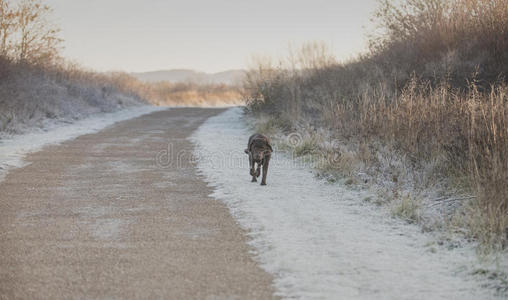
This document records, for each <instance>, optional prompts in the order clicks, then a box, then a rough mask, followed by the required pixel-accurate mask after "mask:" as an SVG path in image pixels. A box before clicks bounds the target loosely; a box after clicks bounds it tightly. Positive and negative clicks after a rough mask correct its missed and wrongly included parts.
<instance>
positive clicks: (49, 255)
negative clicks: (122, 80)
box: [0, 108, 274, 299]
mask: <svg viewBox="0 0 508 300" xmlns="http://www.w3.org/2000/svg"><path fill="white" fill-rule="evenodd" d="M222 111H223V110H222V109H201V108H175V109H171V110H168V111H159V112H155V113H152V114H149V115H145V116H142V117H139V118H136V119H132V120H128V121H123V122H120V123H117V124H115V125H113V126H110V127H108V128H106V129H104V130H102V131H100V132H98V133H95V134H89V135H83V136H80V137H78V138H76V139H74V140H71V141H67V142H65V143H63V144H61V145H57V146H49V147H45V148H44V149H43V150H42V151H40V152H36V153H33V154H30V155H28V156H27V158H26V161H27V162H28V163H29V165H27V166H25V167H23V168H19V169H15V170H12V171H11V172H10V173H9V174H8V176H7V177H6V178H5V180H4V181H3V182H0V298H7V299H12V298H24V299H77V298H79V299H83V298H100V299H104V298H110V299H120V298H121V299H126V298H127V299H138V298H144V299H149V298H151V299H160V298H164V299H253V298H258V299H267V298H272V297H273V296H272V295H273V292H274V291H273V288H272V280H273V279H272V277H271V276H270V275H269V274H267V273H266V272H265V271H263V270H262V269H261V268H260V267H259V266H258V264H257V263H256V262H255V261H253V260H252V258H251V254H250V253H249V251H250V250H251V249H250V248H249V247H248V246H247V241H246V238H245V232H243V231H242V229H240V227H239V226H238V224H237V223H236V222H235V220H234V219H233V218H232V217H231V216H230V214H229V212H228V209H227V208H226V207H225V206H224V205H223V204H222V203H221V202H219V201H216V200H214V199H212V198H210V197H209V196H208V195H209V194H210V193H211V192H212V189H211V188H210V187H208V186H207V184H206V183H205V182H204V181H203V180H202V178H201V177H200V176H199V175H198V174H197V172H196V168H195V164H194V163H193V162H192V160H191V159H190V155H191V153H192V150H193V145H192V144H191V143H190V142H189V141H188V140H187V137H188V136H189V135H191V134H192V132H193V131H194V130H195V129H196V128H197V127H198V126H199V125H200V124H201V123H202V122H204V121H205V120H206V119H207V118H209V117H211V116H214V115H216V114H218V113H220V112H222Z"/></svg>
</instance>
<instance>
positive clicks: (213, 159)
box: [192, 108, 500, 299]
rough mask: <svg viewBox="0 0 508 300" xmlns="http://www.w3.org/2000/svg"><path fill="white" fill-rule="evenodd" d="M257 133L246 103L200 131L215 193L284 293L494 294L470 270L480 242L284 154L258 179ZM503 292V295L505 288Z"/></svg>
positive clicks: (200, 148) (204, 165)
mask: <svg viewBox="0 0 508 300" xmlns="http://www.w3.org/2000/svg"><path fill="white" fill-rule="evenodd" d="M250 134H251V132H249V130H248V129H247V127H246V125H245V124H244V122H243V120H242V116H241V109H239V108H233V109H229V110H228V111H226V112H224V113H222V114H220V115H218V116H216V117H213V118H210V119H209V120H208V121H207V122H205V123H204V124H203V125H202V126H201V127H200V128H199V129H198V130H197V131H196V132H195V134H194V135H193V137H192V140H193V141H194V142H195V143H196V145H197V147H196V153H195V154H196V155H197V156H198V157H199V158H200V159H199V161H198V167H199V169H200V172H201V173H202V174H203V175H204V177H205V179H206V180H207V181H208V182H209V184H210V185H211V186H213V187H214V188H215V192H214V193H213V194H212V196H213V197H215V198H216V199H218V200H220V201H223V202H224V203H226V205H227V206H228V207H229V209H230V211H231V213H232V214H233V216H234V217H235V218H236V219H237V220H238V222H239V223H240V224H241V226H242V227H243V228H244V229H246V231H247V232H248V234H249V236H250V237H251V240H250V243H251V246H252V247H253V249H254V250H255V255H256V257H257V259H258V260H259V262H260V263H261V265H262V267H263V268H264V269H265V270H266V271H268V272H269V273H271V274H273V276H274V278H275V282H274V284H275V287H276V289H277V291H278V294H279V295H280V296H282V297H283V298H305V299H309V298H312V299H338V298H339V299H494V298H495V296H494V291H493V290H491V289H487V288H483V287H482V282H480V281H479V280H478V277H474V276H472V275H470V274H471V272H472V271H471V270H473V269H474V268H475V266H474V264H476V263H475V262H476V261H477V258H476V255H475V253H474V251H473V250H472V248H470V247H462V248H456V249H452V250H449V249H446V248H445V247H441V246H436V245H434V243H433V241H434V239H433V236H432V235H430V234H423V233H421V231H420V230H419V228H418V227H417V226H413V225H408V224H406V223H403V222H402V221H398V220H396V219H393V218H391V217H390V216H389V213H388V212H387V211H386V209H384V208H379V207H376V206H373V205H371V204H365V203H364V202H362V201H361V200H362V199H364V198H365V197H368V196H369V194H368V193H367V192H364V191H355V190H351V189H347V188H345V187H343V186H341V185H339V184H327V183H325V182H324V181H320V180H318V179H316V178H315V177H314V175H313V174H312V173H311V171H310V169H309V168H307V167H306V166H304V165H299V164H298V163H296V162H295V161H293V160H290V159H289V158H287V157H285V156H284V155H283V154H280V153H277V152H276V153H275V154H274V158H273V160H272V163H271V165H270V171H269V174H268V180H267V183H268V185H267V186H260V185H259V182H258V183H257V184H256V183H251V182H250V176H249V172H248V162H247V156H246V155H245V154H244V153H243V149H244V148H245V147H246V143H247V139H248V136H249V135H250ZM499 297H500V296H499Z"/></svg>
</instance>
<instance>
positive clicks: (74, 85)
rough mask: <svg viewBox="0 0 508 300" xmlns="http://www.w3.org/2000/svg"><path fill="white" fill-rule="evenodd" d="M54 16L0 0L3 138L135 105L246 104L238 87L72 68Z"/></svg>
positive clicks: (27, 0)
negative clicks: (143, 79) (152, 80)
mask: <svg viewBox="0 0 508 300" xmlns="http://www.w3.org/2000/svg"><path fill="white" fill-rule="evenodd" d="M51 14H52V10H51V8H50V7H49V6H47V5H45V4H44V1H43V0H19V1H9V0H0V137H1V136H6V135H11V134H19V133H23V132H26V131H28V130H31V129H33V128H37V127H44V126H45V124H47V123H48V122H54V121H58V122H72V121H74V120H76V119H81V118H85V117H88V116H90V115H92V114H96V113H101V112H113V111H116V110H119V109H122V108H124V107H127V106H132V105H141V104H149V103H151V104H155V105H191V106H205V105H230V104H238V103H240V101H241V96H240V94H239V92H238V88H235V87H230V86H225V85H197V84H190V83H189V84H186V83H169V82H159V83H144V82H141V81H139V80H137V79H135V78H134V77H132V76H130V75H128V74H126V73H97V72H93V71H89V70H86V69H84V68H83V67H81V66H78V65H76V64H71V63H69V62H67V61H66V60H65V59H64V58H62V57H61V55H60V50H61V48H62V43H63V40H62V39H61V38H60V37H59V28H58V26H57V25H55V24H53V23H52V22H51Z"/></svg>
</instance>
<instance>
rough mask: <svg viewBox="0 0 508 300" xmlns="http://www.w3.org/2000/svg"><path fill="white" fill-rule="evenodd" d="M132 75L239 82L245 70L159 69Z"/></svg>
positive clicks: (147, 78)
mask: <svg viewBox="0 0 508 300" xmlns="http://www.w3.org/2000/svg"><path fill="white" fill-rule="evenodd" d="M131 75H132V76H134V77H136V78H137V79H139V80H141V81H145V82H157V81H169V82H194V83H224V84H235V83H239V82H240V81H241V79H242V77H243V76H245V71H244V70H227V71H222V72H218V73H205V72H199V71H195V70H190V69H173V70H158V71H150V72H138V73H131Z"/></svg>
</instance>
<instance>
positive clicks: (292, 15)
mask: <svg viewBox="0 0 508 300" xmlns="http://www.w3.org/2000/svg"><path fill="white" fill-rule="evenodd" d="M45 3H47V4H49V5H50V6H51V7H52V8H53V9H54V13H53V18H52V19H53V21H54V22H55V23H56V24H58V25H59V26H60V27H61V29H62V32H61V37H62V38H64V40H65V42H64V46H65V49H64V50H63V55H64V56H65V57H66V58H69V59H71V60H73V61H76V62H78V63H80V64H81V65H83V66H85V67H88V68H92V69H95V70H97V71H109V70H118V71H127V72H142V71H152V70H161V69H176V68H188V69H195V70H199V71H205V72H217V71H222V70H227V69H239V68H246V67H247V63H248V61H249V58H250V57H251V56H252V55H273V56H281V55H283V54H284V53H285V52H286V51H287V49H288V45H289V44H290V43H291V44H295V45H298V44H300V43H302V42H305V41H323V42H325V43H327V44H329V45H330V46H331V47H332V49H333V52H334V53H335V54H336V56H337V57H338V58H339V59H347V58H350V57H352V56H354V55H355V54H357V53H359V52H360V51H362V50H364V49H365V47H366V37H365V33H367V32H368V30H370V28H371V26H372V25H371V23H370V18H371V16H372V12H373V10H374V9H375V8H376V5H377V4H376V3H377V2H376V0H356V1H354V0H353V1H342V0H337V1H333V0H308V1H301V0H292V1H291V0H271V1H269V0H250V1H244V0H208V1H205V0H202V1H198V0H184V1H173V0H144V1H139V0H137V1H132V0H46V1H45Z"/></svg>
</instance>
